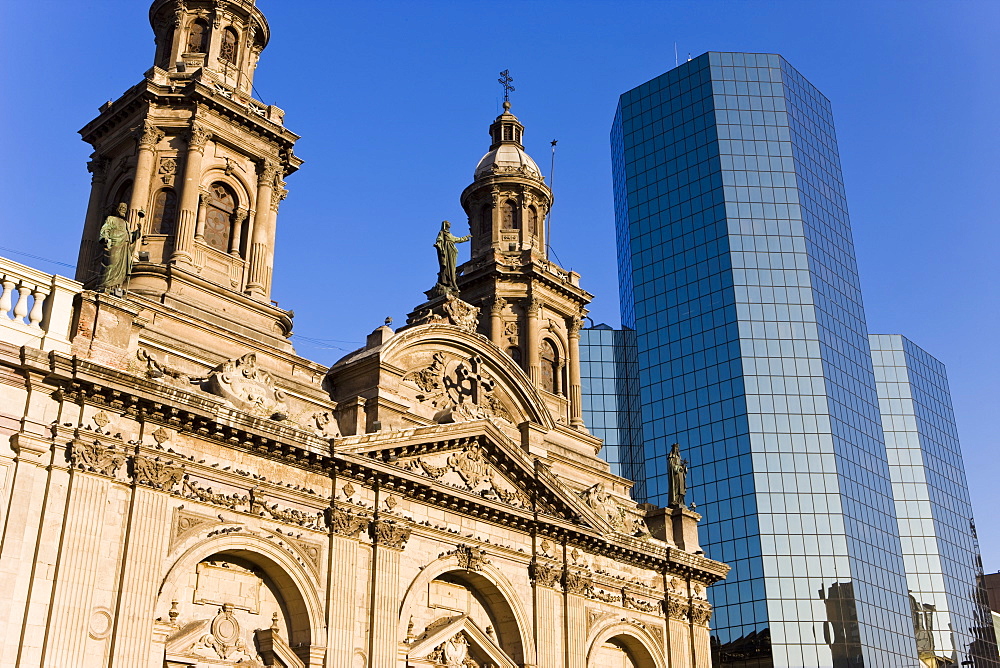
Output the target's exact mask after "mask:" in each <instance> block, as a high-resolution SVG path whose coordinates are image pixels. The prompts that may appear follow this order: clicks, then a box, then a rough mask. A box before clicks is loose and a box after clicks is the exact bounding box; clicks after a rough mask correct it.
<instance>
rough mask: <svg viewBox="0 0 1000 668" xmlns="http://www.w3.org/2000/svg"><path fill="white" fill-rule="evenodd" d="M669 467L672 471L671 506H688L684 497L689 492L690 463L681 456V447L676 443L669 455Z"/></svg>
mask: <svg viewBox="0 0 1000 668" xmlns="http://www.w3.org/2000/svg"><path fill="white" fill-rule="evenodd" d="M667 468H668V469H669V472H670V504H669V505H670V506H671V507H678V508H686V507H687V506H686V505H685V504H684V497H685V495H686V494H687V474H688V463H687V460H686V459H682V458H681V448H680V446H679V445H677V444H676V443H674V447H672V448H671V449H670V454H669V455H667Z"/></svg>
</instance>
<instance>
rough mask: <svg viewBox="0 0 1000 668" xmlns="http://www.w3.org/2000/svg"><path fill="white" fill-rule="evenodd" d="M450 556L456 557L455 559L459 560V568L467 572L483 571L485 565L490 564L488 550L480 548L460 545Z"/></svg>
mask: <svg viewBox="0 0 1000 668" xmlns="http://www.w3.org/2000/svg"><path fill="white" fill-rule="evenodd" d="M448 554H453V555H455V558H456V559H457V560H458V567H459V568H462V569H465V570H467V571H481V570H483V566H484V565H485V564H488V563H490V562H489V559H487V558H486V550H484V549H482V548H480V547H472V546H469V545H465V544H464V543H461V544H459V545H458V546H457V547H456V548H455V549H454V550H452V551H451V552H449V553H448Z"/></svg>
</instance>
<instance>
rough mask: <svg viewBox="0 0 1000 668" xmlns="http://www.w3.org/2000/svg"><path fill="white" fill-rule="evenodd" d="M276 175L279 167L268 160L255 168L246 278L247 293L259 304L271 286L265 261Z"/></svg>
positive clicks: (268, 268) (267, 265)
mask: <svg viewBox="0 0 1000 668" xmlns="http://www.w3.org/2000/svg"><path fill="white" fill-rule="evenodd" d="M277 174H278V165H277V164H275V163H274V162H273V161H271V160H265V161H264V162H263V163H262V164H261V165H259V167H258V174H257V201H256V207H257V210H256V212H255V213H254V219H253V235H252V237H251V239H250V248H249V249H248V250H249V255H250V258H249V259H250V274H249V276H248V278H247V288H246V290H247V293H248V294H249V295H250V296H251V297H253V298H255V299H260V300H262V301H263V300H266V299H267V295H268V292H267V286H268V285H269V284H270V282H271V277H270V266H269V263H268V258H269V257H270V255H269V253H268V248H267V246H268V240H269V239H270V237H271V233H270V230H268V227H270V225H271V220H272V217H271V198H272V195H273V193H274V179H275V177H276V176H277Z"/></svg>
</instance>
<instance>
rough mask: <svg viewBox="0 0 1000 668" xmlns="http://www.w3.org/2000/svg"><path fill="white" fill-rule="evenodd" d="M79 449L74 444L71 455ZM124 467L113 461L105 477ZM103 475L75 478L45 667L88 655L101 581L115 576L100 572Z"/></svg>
mask: <svg viewBox="0 0 1000 668" xmlns="http://www.w3.org/2000/svg"><path fill="white" fill-rule="evenodd" d="M81 445H82V444H81ZM78 447H80V446H78V445H76V444H75V443H74V445H73V446H72V448H71V451H72V452H74V453H75V452H76V450H77V448H78ZM88 447H89V446H88ZM119 457H120V455H119ZM121 463H122V460H121V459H118V460H117V461H116V460H114V459H113V458H108V459H107V465H108V468H106V469H105V470H103V471H100V472H99V473H103V474H110V475H114V473H115V471H116V470H117V468H118V467H119V466H120V465H121ZM99 473H89V472H84V471H82V470H78V469H74V470H73V471H72V472H71V473H70V479H69V499H68V501H67V503H66V508H67V512H66V517H65V519H64V525H63V535H62V545H61V546H60V550H59V561H58V565H57V568H56V572H55V591H54V592H53V600H52V610H51V612H50V616H49V619H50V621H49V632H48V634H47V636H46V639H45V649H44V654H43V659H42V660H43V663H44V665H53V666H71V665H73V664H74V663H76V662H77V661H78V660H79V659H80V657H83V656H86V650H87V637H88V634H87V631H88V625H89V623H90V611H91V609H92V608H93V602H92V600H93V594H94V590H95V589H96V584H97V581H98V579H101V578H106V577H108V576H109V575H110V574H108V573H101V572H100V568H99V562H100V557H101V548H102V542H103V536H102V535H101V534H102V529H103V528H104V522H105V518H104V515H105V511H106V509H107V508H108V501H107V498H108V490H109V487H110V485H111V479H110V478H109V477H108V475H100V474H99Z"/></svg>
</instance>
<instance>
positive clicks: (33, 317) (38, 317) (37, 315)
mask: <svg viewBox="0 0 1000 668" xmlns="http://www.w3.org/2000/svg"><path fill="white" fill-rule="evenodd" d="M31 296H32V297H34V298H35V303H34V304H32V305H31V312H30V313H28V327H41V322H42V316H44V314H45V299H46V298H47V297H48V294H46V293H44V292H42V291H41V290H38V289H36V290H35V291H34V293H32V295H31Z"/></svg>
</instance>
